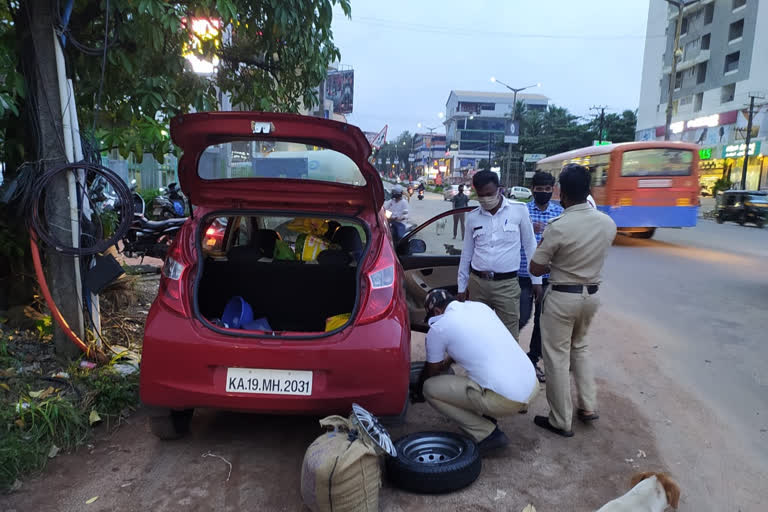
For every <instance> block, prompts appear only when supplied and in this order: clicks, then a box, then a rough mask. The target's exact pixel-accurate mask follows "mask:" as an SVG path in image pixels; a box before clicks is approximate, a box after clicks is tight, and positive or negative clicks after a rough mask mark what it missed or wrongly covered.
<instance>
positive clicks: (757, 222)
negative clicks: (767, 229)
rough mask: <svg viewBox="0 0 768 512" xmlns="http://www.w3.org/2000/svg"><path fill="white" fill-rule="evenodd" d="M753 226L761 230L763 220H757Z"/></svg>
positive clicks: (763, 223)
mask: <svg viewBox="0 0 768 512" xmlns="http://www.w3.org/2000/svg"><path fill="white" fill-rule="evenodd" d="M755 226H757V227H758V228H760V229H763V226H765V219H757V220H756V221H755Z"/></svg>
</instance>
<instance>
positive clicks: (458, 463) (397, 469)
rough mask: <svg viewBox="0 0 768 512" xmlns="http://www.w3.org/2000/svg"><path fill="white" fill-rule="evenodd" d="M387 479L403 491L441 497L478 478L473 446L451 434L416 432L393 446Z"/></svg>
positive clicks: (477, 459)
mask: <svg viewBox="0 0 768 512" xmlns="http://www.w3.org/2000/svg"><path fill="white" fill-rule="evenodd" d="M395 449H396V450H397V456H396V457H388V458H387V476H388V477H389V480H390V481H391V482H392V484H393V485H395V486H396V487H399V488H401V489H405V490H407V491H412V492H418V493H427V494H442V493H447V492H452V491H457V490H459V489H463V488H464V487H466V486H468V485H469V484H471V483H472V482H474V481H475V480H476V479H477V477H478V476H480V470H481V469H482V460H481V459H480V452H479V450H478V449H477V444H476V443H475V442H474V441H473V440H472V439H469V438H468V437H465V436H462V435H459V434H455V433H453V432H417V433H414V434H410V435H407V436H405V437H403V438H401V439H399V440H398V441H397V442H395Z"/></svg>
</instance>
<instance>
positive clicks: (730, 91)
mask: <svg viewBox="0 0 768 512" xmlns="http://www.w3.org/2000/svg"><path fill="white" fill-rule="evenodd" d="M735 95H736V84H729V85H724V86H723V87H722V88H721V89H720V103H728V102H729V101H733V98H734V96H735Z"/></svg>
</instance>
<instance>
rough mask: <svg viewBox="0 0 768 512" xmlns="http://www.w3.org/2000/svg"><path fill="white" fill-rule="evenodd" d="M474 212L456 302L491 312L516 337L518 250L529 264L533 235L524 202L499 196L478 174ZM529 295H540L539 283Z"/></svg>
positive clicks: (492, 177) (486, 175) (491, 181)
mask: <svg viewBox="0 0 768 512" xmlns="http://www.w3.org/2000/svg"><path fill="white" fill-rule="evenodd" d="M472 181H473V185H474V187H475V190H476V191H477V194H478V201H479V202H480V207H479V208H477V209H475V210H473V211H471V212H469V213H468V214H467V220H466V223H467V236H465V237H464V246H463V248H462V251H461V261H460V262H459V275H458V280H457V281H458V288H459V295H458V299H459V300H464V299H466V298H467V294H466V292H467V290H469V298H470V299H471V300H475V301H479V302H482V303H484V304H486V305H488V306H489V307H490V308H492V309H493V310H494V311H496V314H497V315H499V318H500V319H501V321H502V322H503V323H504V325H506V326H507V329H509V332H510V333H511V334H512V336H514V338H515V339H517V338H518V334H519V325H518V323H519V317H520V285H519V283H518V280H517V271H518V270H519V268H520V248H521V246H522V248H523V250H524V251H525V255H526V257H527V258H528V260H529V261H530V259H531V258H532V257H533V253H534V252H535V251H536V235H535V234H534V232H533V224H531V218H530V215H529V214H528V208H526V206H525V204H524V203H518V202H512V201H509V200H507V199H506V198H504V197H503V196H501V195H500V194H499V182H498V177H497V176H496V174H494V173H493V172H491V171H480V172H478V173H477V174H475V175H474V176H473V178H472ZM531 282H532V283H533V284H534V285H536V287H535V290H534V294H535V295H536V296H537V297H538V295H539V294H540V292H541V286H540V285H541V282H542V281H541V278H540V277H535V278H532V280H531Z"/></svg>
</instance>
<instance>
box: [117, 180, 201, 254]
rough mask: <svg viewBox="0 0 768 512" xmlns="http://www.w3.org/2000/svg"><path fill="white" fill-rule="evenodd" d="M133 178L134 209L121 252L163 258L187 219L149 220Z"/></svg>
mask: <svg viewBox="0 0 768 512" xmlns="http://www.w3.org/2000/svg"><path fill="white" fill-rule="evenodd" d="M135 185H136V183H135V180H134V181H133V182H132V187H131V190H132V192H133V201H134V211H133V223H132V224H131V227H130V228H129V229H128V232H127V233H126V234H125V236H124V237H123V240H122V244H123V251H122V252H123V253H124V254H125V255H126V256H128V257H133V256H138V257H140V258H142V259H143V258H144V257H145V256H149V257H150V258H160V259H165V256H166V254H168V248H169V247H170V245H171V242H173V239H174V238H176V235H177V234H178V232H179V230H180V229H181V226H182V225H183V224H184V223H185V222H186V221H187V218H186V217H181V218H178V217H177V218H171V219H165V220H159V221H151V220H149V219H147V218H146V217H145V216H144V209H145V203H144V199H143V198H142V197H141V196H140V195H139V194H138V192H136V191H135V188H136V187H135Z"/></svg>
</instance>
